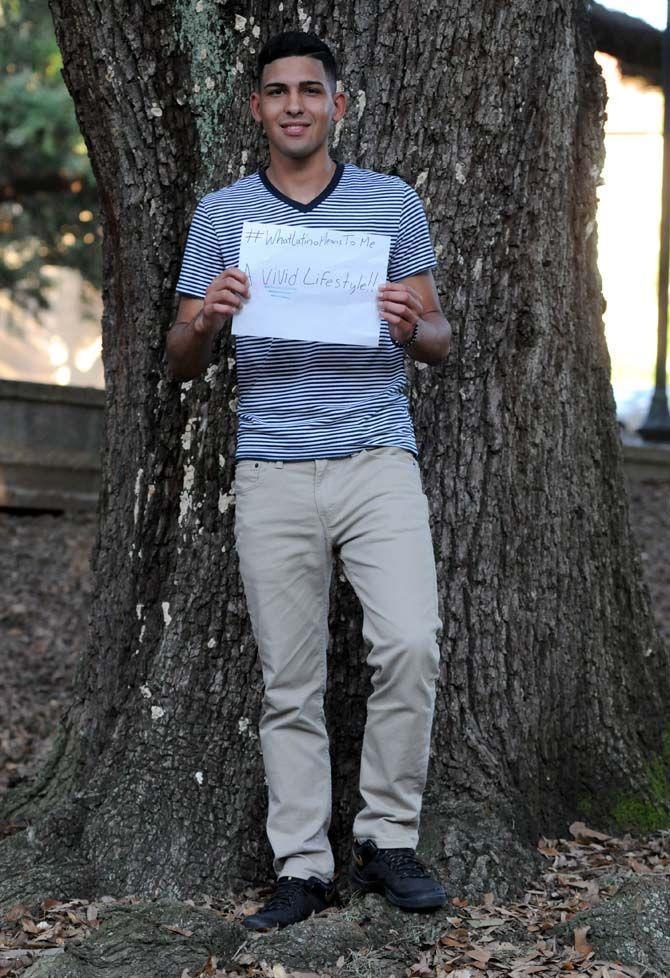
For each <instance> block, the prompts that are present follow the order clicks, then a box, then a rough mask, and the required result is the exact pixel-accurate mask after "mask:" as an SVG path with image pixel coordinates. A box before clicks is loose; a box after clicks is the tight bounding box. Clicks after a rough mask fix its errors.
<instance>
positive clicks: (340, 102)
mask: <svg viewBox="0 0 670 978" xmlns="http://www.w3.org/2000/svg"><path fill="white" fill-rule="evenodd" d="M333 103H334V106H335V108H334V109H333V115H332V121H333V122H339V121H340V119H341V118H342V117H343V116H344V113H345V112H346V111H347V106H348V104H349V100H348V98H347V96H346V95H345V93H344V92H335V94H334V95H333Z"/></svg>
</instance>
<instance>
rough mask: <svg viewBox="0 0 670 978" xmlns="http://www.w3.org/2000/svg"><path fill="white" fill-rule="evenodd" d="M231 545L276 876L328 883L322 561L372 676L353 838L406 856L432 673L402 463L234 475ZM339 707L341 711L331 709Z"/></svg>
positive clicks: (414, 483)
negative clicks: (246, 631)
mask: <svg viewBox="0 0 670 978" xmlns="http://www.w3.org/2000/svg"><path fill="white" fill-rule="evenodd" d="M235 490H236V500H237V503H236V515H235V539H236V545H237V552H238V556H239V562H240V571H241V574H242V580H243V582H244V590H245V594H246V599H247V606H248V609H249V616H250V618H251V624H252V628H253V631H254V635H255V637H256V641H257V643H258V649H259V654H260V660H261V666H262V670H263V680H264V684H265V693H264V698H263V705H262V711H261V719H260V730H259V732H260V740H261V749H262V752H263V761H264V766H265V775H266V780H267V785H268V819H267V834H268V838H269V840H270V845H271V846H272V850H273V852H274V864H273V865H274V870H275V872H276V874H277V876H297V877H301V878H302V879H307V878H308V877H309V876H312V875H313V876H317V877H319V878H320V879H322V880H324V881H325V880H330V879H332V877H333V872H334V863H333V854H332V850H331V848H330V844H329V842H328V828H329V825H330V818H331V771H330V757H329V751H328V736H327V733H326V727H325V723H324V711H323V696H324V691H325V686H326V651H327V645H328V594H329V587H330V577H331V567H332V560H333V556H332V555H333V549H334V548H337V549H338V550H339V553H340V556H341V559H342V564H343V567H344V569H345V573H346V575H347V577H348V579H349V581H350V582H351V584H352V586H353V588H354V591H355V592H356V595H357V597H358V599H359V601H360V602H361V605H362V607H363V614H364V618H363V637H364V638H365V640H366V643H367V644H368V646H369V650H370V651H369V655H368V660H367V661H368V663H369V665H370V666H371V667H372V668H373V670H374V672H373V676H372V687H373V689H372V693H371V694H370V697H369V699H368V703H367V722H366V726H365V735H364V739H363V750H362V758H361V770H360V793H361V796H362V799H363V802H364V807H363V808H362V810H361V811H360V812H359V813H358V815H357V816H356V819H355V821H354V825H353V834H354V836H355V837H356V838H358V839H373V840H374V841H375V842H376V843H377V845H378V846H382V847H393V848H395V847H404V846H408V847H411V848H416V844H417V840H418V834H419V816H420V811H421V800H422V795H423V790H424V787H425V783H426V773H427V768H428V757H429V747H430V735H431V727H432V722H433V712H434V705H435V682H436V679H437V676H438V671H439V649H438V645H437V641H436V634H437V632H438V630H439V629H440V628H441V626H442V623H441V621H440V619H439V617H438V608H437V585H436V577H435V560H434V554H433V547H432V541H431V537H430V529H429V525H428V503H427V500H426V497H425V495H424V493H423V490H422V486H421V476H420V473H419V469H418V465H417V463H416V460H415V459H414V456H413V455H412V454H411V453H410V452H408V451H405V450H404V449H402V448H388V447H381V448H369V449H364V450H363V451H361V452H358V453H356V454H355V455H351V456H348V457H346V458H338V459H316V460H315V461H309V462H264V461H253V460H249V459H243V460H240V461H239V462H238V463H237V469H236V474H235ZM343 705H344V704H343Z"/></svg>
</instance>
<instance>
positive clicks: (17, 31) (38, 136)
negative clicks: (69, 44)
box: [0, 0, 102, 312]
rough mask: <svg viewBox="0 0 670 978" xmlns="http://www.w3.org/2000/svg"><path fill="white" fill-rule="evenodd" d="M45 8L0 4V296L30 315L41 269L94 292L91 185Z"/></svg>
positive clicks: (26, 2) (97, 261)
mask: <svg viewBox="0 0 670 978" xmlns="http://www.w3.org/2000/svg"><path fill="white" fill-rule="evenodd" d="M61 68H62V60H61V55H60V51H59V49H58V45H57V43H56V38H55V35H54V30H53V23H52V20H51V14H50V12H49V6H48V3H47V0H0V289H5V290H7V292H8V293H9V296H10V298H11V299H12V300H13V302H14V303H16V304H18V305H20V306H22V307H24V308H26V309H29V310H31V311H33V312H35V311H36V310H37V309H39V308H44V307H45V306H46V305H47V298H46V295H45V292H46V289H47V288H48V285H49V282H48V279H47V277H46V276H45V275H44V273H43V266H45V265H60V266H66V267H69V268H74V269H77V270H78V271H79V272H80V273H81V275H82V277H83V278H84V279H85V280H86V281H88V282H90V283H91V284H92V285H94V286H95V287H96V288H99V287H100V284H101V248H100V240H101V237H102V229H101V227H100V222H99V216H98V200H97V191H96V186H95V180H94V177H93V174H92V171H91V167H90V163H89V159H88V154H87V150H86V145H85V143H84V140H83V139H82V136H81V133H80V131H79V126H78V124H77V119H76V116H75V111H74V106H73V103H72V99H71V98H70V94H69V92H68V91H67V88H66V87H65V84H64V82H63V79H62V76H61Z"/></svg>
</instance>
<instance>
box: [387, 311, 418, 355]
mask: <svg viewBox="0 0 670 978" xmlns="http://www.w3.org/2000/svg"><path fill="white" fill-rule="evenodd" d="M420 322H421V318H419V319H417V321H416V322H415V323H414V327H413V329H412V333H411V335H410V338H409V339H408V340H405V342H404V343H398V341H397V340H394V339H393V337H392V336H391V334H390V332H389V336H391V343H393V345H394V346H395V347H397V348H398V349H399V350H406V349H408V347H410V346H411V345H412V344H413V343H415V342H416V338H417V335H418V333H419V323H420Z"/></svg>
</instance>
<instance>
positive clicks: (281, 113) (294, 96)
mask: <svg viewBox="0 0 670 978" xmlns="http://www.w3.org/2000/svg"><path fill="white" fill-rule="evenodd" d="M345 108H346V97H345V96H344V95H343V94H342V93H341V92H335V93H333V92H332V91H331V88H330V83H329V81H328V78H327V76H326V71H325V68H324V66H323V64H322V63H321V62H320V61H318V60H317V59H316V58H309V57H290V58H279V59H278V60H277V61H272V62H271V63H270V64H269V65H266V66H265V68H264V69H263V75H262V77H261V79H260V84H259V91H257V92H253V93H252V95H251V112H252V115H253V117H254V119H255V120H256V122H260V123H261V124H262V126H263V129H264V130H265V133H266V135H267V137H268V142H269V143H270V145H271V146H273V147H274V148H275V149H276V150H278V151H279V152H280V153H282V154H283V155H284V156H288V157H290V158H291V159H304V158H305V157H308V156H311V155H312V154H313V153H314V152H316V150H318V149H319V148H320V147H321V146H322V145H323V144H324V143H325V142H326V141H327V139H328V131H329V128H330V124H331V122H337V121H338V120H339V119H341V118H342V116H343V115H344V111H345Z"/></svg>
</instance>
